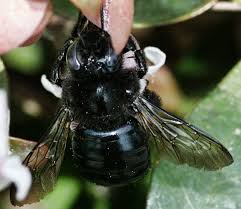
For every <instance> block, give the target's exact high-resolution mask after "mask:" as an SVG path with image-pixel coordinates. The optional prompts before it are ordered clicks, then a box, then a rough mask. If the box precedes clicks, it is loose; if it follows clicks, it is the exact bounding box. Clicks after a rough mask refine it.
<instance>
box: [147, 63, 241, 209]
mask: <svg viewBox="0 0 241 209" xmlns="http://www.w3.org/2000/svg"><path fill="white" fill-rule="evenodd" d="M188 121H190V122H191V123H193V124H195V125H197V126H199V127H200V128H202V129H204V130H206V131H207V132H208V133H210V134H211V135H213V136H215V137H216V138H217V139H220V141H221V142H222V143H223V144H224V145H225V146H226V147H227V148H228V150H229V151H230V152H231V154H232V155H233V158H234V163H233V164H232V165H231V166H229V167H226V168H223V169H222V170H220V171H213V172H208V171H202V170H197V169H194V168H191V167H188V166H177V165H174V164H171V163H169V162H164V161H163V162H161V163H160V164H159V166H158V167H157V168H156V169H155V170H154V172H153V179H152V183H151V188H150V192H149V196H148V202H147V208H148V209H161V208H168V209H177V208H178V209H200V208H202V209H213V208H217V209H224V208H225V209H227V208H230V209H231V208H232V209H236V208H237V209H238V208H241V175H240V174H241V155H240V150H241V140H240V139H241V62H240V63H239V64H238V65H237V66H236V67H235V68H234V69H233V70H232V71H231V72H230V73H229V75H228V76H227V77H226V78H225V79H224V80H223V81H222V82H221V83H220V84H219V85H218V87H217V88H216V89H215V90H214V91H213V92H212V93H211V94H210V95H209V96H208V97H207V98H205V99H204V100H203V101H202V102H201V103H200V104H199V105H198V106H197V107H196V109H195V110H194V112H193V113H192V114H191V116H190V118H189V120H188Z"/></svg>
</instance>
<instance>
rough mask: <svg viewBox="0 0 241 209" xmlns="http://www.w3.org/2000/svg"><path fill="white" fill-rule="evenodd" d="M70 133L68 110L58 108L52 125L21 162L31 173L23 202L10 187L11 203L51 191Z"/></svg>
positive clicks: (38, 199)
mask: <svg viewBox="0 0 241 209" xmlns="http://www.w3.org/2000/svg"><path fill="white" fill-rule="evenodd" d="M69 134H70V129H69V120H68V112H67V110H65V109H60V110H59V112H58V114H57V116H56V119H55V120H54V122H53V124H52V126H51V127H50V129H49V130H48V131H47V134H45V135H44V137H43V140H41V141H40V142H39V143H38V144H37V145H36V146H35V147H34V148H33V150H32V151H31V152H30V153H29V154H28V155H27V157H26V158H25V160H24V161H23V164H24V165H26V166H27V167H29V169H30V171H31V173H32V187H31V190H30V192H29V195H28V196H27V198H26V199H25V200H24V201H23V202H18V201H16V199H15V188H14V187H12V188H11V193H10V197H11V202H12V204H13V205H19V206H21V205H23V204H30V203H34V202H38V201H40V199H42V198H43V197H44V195H46V194H47V193H48V192H50V191H52V189H53V186H54V185H55V183H56V180H57V177H58V173H59V170H60V165H61V163H62V160H63V156H64V151H65V147H66V142H67V139H68V137H69Z"/></svg>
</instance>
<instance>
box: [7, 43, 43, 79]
mask: <svg viewBox="0 0 241 209" xmlns="http://www.w3.org/2000/svg"><path fill="white" fill-rule="evenodd" d="M3 59H4V61H5V64H6V66H8V67H11V68H13V69H14V70H16V71H19V72H20V73H24V74H27V75H32V74H36V73H39V72H40V71H41V70H42V67H43V65H44V52H43V48H42V45H41V42H38V43H35V44H32V45H30V46H27V47H19V48H16V49H13V50H11V51H10V52H9V53H7V54H5V55H4V56H3Z"/></svg>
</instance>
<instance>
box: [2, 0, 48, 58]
mask: <svg viewBox="0 0 241 209" xmlns="http://www.w3.org/2000/svg"><path fill="white" fill-rule="evenodd" d="M48 4H49V1H48V0H41V1H39V0H14V1H9V0H2V1H1V3H0V26H1V27H0V54H2V53H5V52H7V51H9V50H10V49H12V48H15V47H17V46H19V45H21V44H22V43H23V42H24V41H26V40H27V39H28V38H29V37H30V36H31V35H32V34H33V33H34V31H35V30H36V29H37V27H38V26H39V24H40V22H41V21H42V19H43V18H44V15H45V13H46V11H47V8H48Z"/></svg>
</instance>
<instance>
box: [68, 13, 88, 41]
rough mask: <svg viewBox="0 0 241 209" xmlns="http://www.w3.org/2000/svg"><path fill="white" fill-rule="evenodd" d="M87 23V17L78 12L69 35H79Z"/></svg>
mask: <svg viewBox="0 0 241 209" xmlns="http://www.w3.org/2000/svg"><path fill="white" fill-rule="evenodd" d="M87 24H88V20H87V18H86V17H85V16H84V15H82V14H81V13H79V16H78V20H77V22H76V24H75V26H74V28H73V30H72V32H71V36H72V37H73V38H77V37H80V34H81V32H82V31H83V29H84V28H85V27H86V26H87Z"/></svg>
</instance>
